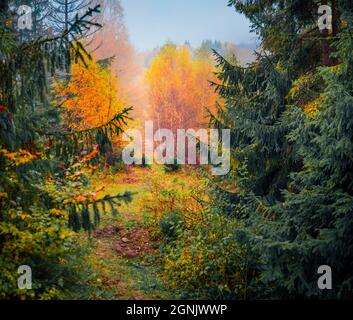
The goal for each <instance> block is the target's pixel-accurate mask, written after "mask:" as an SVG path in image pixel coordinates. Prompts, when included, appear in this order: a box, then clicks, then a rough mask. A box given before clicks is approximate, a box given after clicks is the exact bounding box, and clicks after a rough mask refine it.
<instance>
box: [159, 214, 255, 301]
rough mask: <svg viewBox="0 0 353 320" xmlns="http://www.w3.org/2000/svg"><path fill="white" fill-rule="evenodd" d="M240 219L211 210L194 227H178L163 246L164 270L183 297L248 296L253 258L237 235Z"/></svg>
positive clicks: (234, 297)
mask: <svg viewBox="0 0 353 320" xmlns="http://www.w3.org/2000/svg"><path fill="white" fill-rule="evenodd" d="M237 227H238V226H237V223H236V222H235V221H234V220H231V219H229V218H226V217H225V216H222V215H216V214H208V215H207V218H206V219H205V220H204V221H202V223H200V224H197V225H196V226H195V228H193V229H180V228H179V229H178V231H179V232H178V235H177V239H176V240H174V241H172V242H169V243H167V244H166V245H165V246H164V248H163V256H162V261H163V274H164V277H165V280H166V281H167V283H168V285H169V286H170V288H171V289H176V290H178V291H179V292H180V296H181V298H186V299H189V298H194V299H245V298H246V297H247V296H248V286H247V283H248V273H249V261H248V260H249V259H248V256H247V251H246V250H245V248H243V247H241V246H240V245H239V244H238V242H237V239H236V235H235V230H236V229H237Z"/></svg>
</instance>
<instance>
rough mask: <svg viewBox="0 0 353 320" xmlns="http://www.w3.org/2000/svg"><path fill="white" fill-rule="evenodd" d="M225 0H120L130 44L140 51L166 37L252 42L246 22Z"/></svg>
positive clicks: (180, 40)
mask: <svg viewBox="0 0 353 320" xmlns="http://www.w3.org/2000/svg"><path fill="white" fill-rule="evenodd" d="M227 2H228V1H227V0H122V3H123V6H124V9H125V21H126V25H127V28H128V31H129V35H130V39H131V41H132V43H133V45H134V46H135V47H136V48H137V49H138V50H140V51H143V50H146V49H153V48H155V47H157V46H159V45H162V44H163V43H165V42H166V41H167V40H171V41H173V42H176V43H184V41H185V40H188V41H190V43H191V44H192V45H193V46H198V45H199V44H200V43H201V41H202V40H204V39H211V40H222V41H230V42H233V43H235V44H241V43H252V42H254V39H255V35H254V34H250V32H249V22H248V21H247V20H246V19H245V18H244V17H243V16H241V15H239V14H238V13H236V12H235V11H234V8H230V7H228V6H227Z"/></svg>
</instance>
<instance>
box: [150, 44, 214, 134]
mask: <svg viewBox="0 0 353 320" xmlns="http://www.w3.org/2000/svg"><path fill="white" fill-rule="evenodd" d="M213 72H214V65H213V60H212V59H211V58H209V57H208V56H206V57H205V56H204V57H198V58H193V57H192V55H191V53H190V50H189V49H188V48H187V47H185V46H183V47H178V46H176V45H174V44H166V45H165V46H164V47H163V48H162V49H161V50H160V52H159V54H158V55H157V56H156V57H155V58H154V59H153V61H152V63H151V66H150V68H149V69H148V71H147V73H146V81H147V85H148V90H149V100H150V104H151V114H152V118H153V120H154V121H155V124H156V126H158V127H159V128H170V129H173V130H175V129H178V128H195V129H197V128H199V127H200V126H203V125H205V122H206V119H205V116H206V114H207V111H206V108H207V107H209V108H210V107H213V106H214V105H215V103H216V101H217V94H216V93H215V92H214V90H213V88H211V87H210V85H209V81H210V80H214V77H215V76H214V74H213Z"/></svg>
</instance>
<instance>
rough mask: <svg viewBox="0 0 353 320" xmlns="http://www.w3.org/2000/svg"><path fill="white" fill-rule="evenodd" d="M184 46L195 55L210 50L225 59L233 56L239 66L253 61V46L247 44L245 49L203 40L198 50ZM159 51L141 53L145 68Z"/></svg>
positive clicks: (206, 52) (226, 43)
mask: <svg viewBox="0 0 353 320" xmlns="http://www.w3.org/2000/svg"><path fill="white" fill-rule="evenodd" d="M184 45H185V46H188V47H189V48H190V51H191V52H192V53H193V54H195V55H198V54H212V50H215V51H216V52H218V53H219V54H220V55H222V56H223V57H225V58H226V59H231V58H232V57H233V56H235V58H236V60H237V61H238V63H239V64H240V65H241V66H246V65H247V64H248V63H251V62H253V61H255V54H254V48H255V45H254V44H249V45H248V47H246V45H244V44H241V45H239V46H237V45H235V44H233V43H231V42H221V41H212V40H205V41H203V42H202V44H201V46H200V47H199V48H193V47H192V46H191V45H190V44H189V43H188V42H185V44H184ZM159 50H160V47H157V48H154V49H153V50H150V51H145V52H143V53H142V56H143V57H144V64H145V67H146V68H148V67H149V65H150V63H151V61H152V59H153V58H154V56H155V55H156V54H157V53H158V52H159Z"/></svg>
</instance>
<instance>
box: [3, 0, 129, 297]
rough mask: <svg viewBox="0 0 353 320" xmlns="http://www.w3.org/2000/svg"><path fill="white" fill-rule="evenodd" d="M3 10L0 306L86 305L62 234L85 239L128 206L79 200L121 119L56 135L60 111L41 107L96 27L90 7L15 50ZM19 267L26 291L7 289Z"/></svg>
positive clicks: (81, 261) (77, 254)
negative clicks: (68, 301)
mask: <svg viewBox="0 0 353 320" xmlns="http://www.w3.org/2000/svg"><path fill="white" fill-rule="evenodd" d="M12 4H13V3H12V2H9V1H3V2H2V3H1V6H0V20H1V21H0V73H1V77H0V211H1V214H0V248H1V249H0V261H1V275H0V287H1V288H2V290H1V293H0V297H1V298H7V299H8V298H21V299H26V298H31V299H37V298H43V299H47V298H63V297H65V296H66V295H67V294H69V293H70V292H71V293H72V292H77V295H78V296H79V295H80V294H82V295H85V297H87V295H86V294H87V292H86V293H83V291H82V292H81V291H80V290H86V289H87V287H88V285H87V282H86V280H87V275H88V273H89V270H88V269H89V267H88V265H87V268H86V267H85V268H83V267H82V265H86V264H87V261H85V258H84V255H83V250H81V249H80V248H78V247H77V235H75V233H73V232H72V231H71V229H73V230H75V231H78V230H79V229H80V228H83V229H85V230H87V231H91V230H92V229H93V228H94V226H95V225H97V223H98V222H99V214H100V212H102V211H104V212H105V211H106V209H107V208H110V211H111V212H112V213H115V212H116V206H117V205H119V204H120V203H121V201H130V199H131V194H129V193H126V194H124V195H120V194H118V195H114V196H106V197H104V198H102V199H97V196H96V194H95V193H94V194H92V193H89V194H85V190H86V185H87V179H86V176H87V175H89V174H90V173H91V172H92V171H93V170H95V165H96V162H97V157H98V155H99V154H104V152H106V151H108V150H109V148H110V146H111V143H110V139H111V138H112V136H113V135H117V134H120V133H121V132H122V126H123V124H124V123H126V120H127V119H128V117H127V114H128V112H129V111H130V109H129V108H126V109H124V110H123V111H122V112H121V113H119V114H117V115H115V116H114V117H113V118H112V119H111V120H110V121H109V122H108V123H106V124H104V125H102V126H100V127H97V128H91V129H90V130H84V131H80V132H67V131H65V130H64V129H63V128H64V126H63V124H62V123H61V119H60V109H59V108H58V107H57V106H53V105H52V103H51V97H50V94H49V89H50V80H51V77H50V76H51V75H54V74H56V73H58V72H63V71H65V70H66V67H67V65H68V64H70V63H71V62H72V61H75V60H76V61H78V60H80V61H85V60H86V59H90V56H89V54H88V53H87V52H86V51H85V49H84V47H83V46H82V45H81V44H80V42H79V41H78V40H79V39H80V37H81V35H82V34H83V32H84V31H85V30H88V29H89V28H90V27H92V26H97V24H96V23H94V22H91V18H92V16H93V15H94V14H96V13H98V12H99V6H97V7H95V8H89V9H88V10H87V12H86V13H84V14H83V15H82V16H78V15H76V17H75V18H74V21H73V22H72V24H70V27H69V28H68V29H67V30H66V31H65V32H63V33H62V34H61V35H59V36H55V37H43V38H39V39H32V40H28V39H26V41H23V39H22V38H21V35H20V34H19V32H18V31H17V30H16V24H15V21H14V19H15V15H14V14H13V12H12V11H11V8H12ZM34 70H35V72H34ZM48 84H49V85H48ZM21 265H30V266H31V267H32V268H33V277H34V288H33V290H20V289H18V287H17V278H18V275H17V268H18V267H19V266H21ZM77 270H81V271H80V272H79V271H77ZM78 284H80V285H78ZM79 286H81V287H80V288H79ZM71 293H70V294H71ZM71 297H72V295H71Z"/></svg>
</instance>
